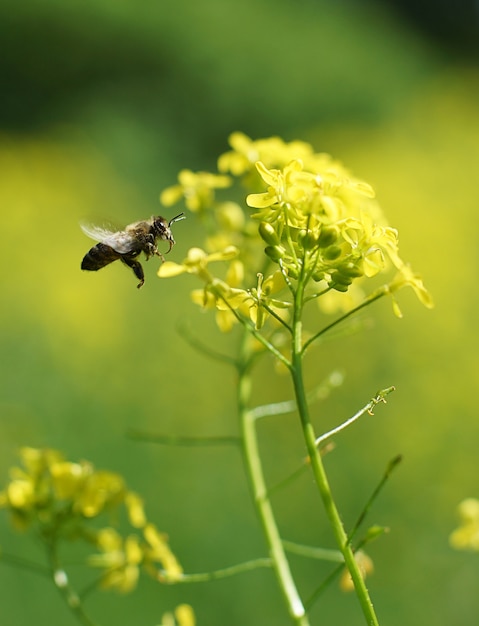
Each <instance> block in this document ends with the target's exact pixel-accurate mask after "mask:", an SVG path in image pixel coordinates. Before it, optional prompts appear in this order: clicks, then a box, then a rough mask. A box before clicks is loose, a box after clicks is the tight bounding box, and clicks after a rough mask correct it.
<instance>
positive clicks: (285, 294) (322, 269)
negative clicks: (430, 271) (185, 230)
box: [158, 133, 433, 331]
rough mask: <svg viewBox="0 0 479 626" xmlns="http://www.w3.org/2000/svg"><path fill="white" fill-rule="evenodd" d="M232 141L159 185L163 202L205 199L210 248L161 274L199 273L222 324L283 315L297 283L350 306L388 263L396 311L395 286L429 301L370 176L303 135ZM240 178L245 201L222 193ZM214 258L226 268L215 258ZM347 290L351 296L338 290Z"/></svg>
mask: <svg viewBox="0 0 479 626" xmlns="http://www.w3.org/2000/svg"><path fill="white" fill-rule="evenodd" d="M230 145H231V148H232V150H230V151H229V152H226V153H225V154H223V155H221V156H220V157H219V160H218V170H219V174H207V173H205V172H200V173H198V174H197V175H194V174H193V173H192V172H189V173H188V176H186V175H185V172H184V171H183V172H181V173H180V176H179V178H178V184H177V185H175V186H173V187H170V188H168V189H166V190H165V191H164V192H163V193H162V194H161V200H162V202H163V203H164V204H165V205H171V204H174V203H176V202H177V201H179V200H180V198H181V197H183V198H184V201H185V204H186V206H187V208H188V207H190V208H191V210H193V211H195V212H198V211H199V209H201V213H202V216H203V218H204V223H205V224H206V225H207V226H209V232H208V236H207V239H206V242H205V246H204V248H205V249H204V250H203V249H202V248H193V249H192V250H190V252H189V253H188V256H187V258H186V259H185V260H184V261H183V263H174V262H166V263H164V264H163V265H162V266H161V267H160V269H159V272H158V274H159V276H160V277H162V278H167V277H173V276H177V275H179V274H182V273H190V274H195V275H196V276H197V277H198V278H199V279H200V280H201V281H202V282H203V289H202V290H199V291H198V290H195V291H194V292H193V294H192V298H193V300H194V302H196V303H197V304H198V305H200V306H202V307H203V308H206V309H216V311H217V315H216V319H217V324H218V326H219V328H220V329H221V330H222V331H229V330H230V329H231V328H232V327H233V326H234V325H235V324H236V323H237V322H238V321H240V322H241V321H242V322H244V321H245V320H250V321H251V322H252V323H253V324H254V326H255V328H256V329H257V330H259V329H261V328H262V327H263V326H264V325H265V324H266V323H267V322H268V321H272V322H273V323H276V324H278V323H279V324H281V323H283V325H287V321H288V316H289V311H290V310H291V307H292V302H293V300H294V298H295V294H296V293H297V291H298V288H300V289H301V292H302V293H304V296H303V303H306V302H308V301H309V300H312V299H316V300H317V302H318V304H319V306H320V307H321V308H323V305H322V297H323V296H326V295H328V298H327V299H326V298H325V306H324V308H323V310H325V311H326V310H328V309H329V310H331V308H334V307H332V305H331V296H332V295H334V294H335V296H334V298H335V301H336V303H339V305H338V306H339V308H341V304H340V303H341V302H343V303H344V307H343V310H346V309H347V307H348V306H349V305H350V303H351V296H353V295H354V296H355V302H356V303H358V302H359V301H360V299H361V298H364V291H363V288H362V286H363V285H364V283H365V281H366V279H370V278H373V277H375V276H377V275H378V274H381V273H383V272H385V271H387V270H389V269H390V268H393V269H394V270H395V271H396V275H395V276H394V277H393V279H392V280H391V281H390V283H388V284H387V285H385V286H384V287H383V292H384V295H386V294H387V295H390V296H392V298H393V310H394V313H395V314H396V315H397V316H401V311H400V309H399V306H398V303H397V300H396V298H395V293H396V292H397V291H398V290H399V289H401V288H402V287H405V286H409V287H412V289H413V290H414V292H415V293H416V295H417V297H418V298H419V300H420V302H421V303H422V304H424V305H425V306H426V307H428V308H430V307H432V306H433V302H432V298H431V296H430V294H429V292H428V291H427V289H426V288H425V286H424V284H423V282H422V279H421V277H420V276H419V275H418V274H416V273H414V272H413V271H412V269H411V268H410V267H409V266H408V265H407V264H406V263H405V262H404V261H403V260H402V259H401V257H400V254H399V241H398V233H397V230H396V229H394V228H392V227H390V226H388V225H387V223H386V221H385V218H384V216H383V214H382V211H381V209H380V207H379V205H378V203H377V202H376V200H375V197H374V196H375V194H374V190H373V189H372V188H371V186H370V185H368V184H367V183H366V182H364V181H361V180H358V179H356V178H354V177H353V176H352V175H351V174H350V173H349V172H348V171H347V170H346V169H345V168H344V167H343V166H342V165H341V164H340V163H339V162H337V161H335V160H334V159H333V158H332V157H330V156H329V155H326V154H322V153H315V152H314V150H313V148H312V146H310V145H309V144H307V143H305V142H299V141H293V142H290V143H287V142H284V141H283V140H282V139H280V138H278V137H271V138H269V139H260V140H257V141H254V140H252V139H250V138H249V137H247V136H246V135H244V134H242V133H233V135H231V137H230ZM235 182H237V183H238V184H239V186H240V188H241V189H242V190H243V191H242V192H241V193H242V194H243V197H244V198H245V199H244V204H243V207H242V209H241V207H240V205H239V204H237V203H236V202H233V201H232V200H231V198H228V199H227V200H226V201H223V200H221V199H219V198H218V197H217V196H218V192H219V191H220V192H221V193H222V194H224V193H225V191H224V190H225V189H229V190H230V193H232V194H233V193H236V191H233V189H232V187H233V184H234V183H235ZM206 218H207V219H206ZM217 261H220V262H222V265H223V271H221V270H218V269H216V267H215V271H213V269H212V267H210V263H212V262H217ZM215 265H216V266H217V264H216V263H215ZM358 287H359V288H358ZM343 294H348V296H349V297H347V298H346V297H344V298H342V300H341V295H343Z"/></svg>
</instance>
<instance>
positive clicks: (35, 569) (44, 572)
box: [0, 550, 50, 578]
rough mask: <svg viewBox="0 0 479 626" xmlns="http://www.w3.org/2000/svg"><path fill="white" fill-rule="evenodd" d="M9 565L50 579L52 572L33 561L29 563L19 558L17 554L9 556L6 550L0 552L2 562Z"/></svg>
mask: <svg viewBox="0 0 479 626" xmlns="http://www.w3.org/2000/svg"><path fill="white" fill-rule="evenodd" d="M1 561H3V562H4V563H8V565H13V566H14V567H18V568H20V569H24V570H27V571H29V572H32V573H33V574H39V575H40V576H46V577H47V578H50V570H49V569H48V568H47V567H45V566H44V565H40V564H39V563H34V562H33V561H29V560H28V559H24V558H23V557H21V556H17V555H16V554H9V553H8V552H5V551H4V550H1V551H0V562H1Z"/></svg>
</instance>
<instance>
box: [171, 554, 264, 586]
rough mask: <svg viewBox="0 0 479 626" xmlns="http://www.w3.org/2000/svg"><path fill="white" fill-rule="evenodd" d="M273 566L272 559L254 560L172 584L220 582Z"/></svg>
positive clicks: (186, 575)
mask: <svg viewBox="0 0 479 626" xmlns="http://www.w3.org/2000/svg"><path fill="white" fill-rule="evenodd" d="M272 565H273V563H272V561H271V559H268V558H264V559H254V560H252V561H245V562H244V563H238V564H236V565H231V566H230V567H224V568H223V569H218V570H215V571H213V572H202V573H200V574H183V575H182V576H181V578H179V579H178V580H174V581H172V583H171V584H175V585H176V584H182V583H204V582H209V581H210V580H219V579H221V578H228V577H229V576H236V575H237V574H242V573H243V572H250V571H252V570H255V569H259V568H260V567H268V568H271V567H272Z"/></svg>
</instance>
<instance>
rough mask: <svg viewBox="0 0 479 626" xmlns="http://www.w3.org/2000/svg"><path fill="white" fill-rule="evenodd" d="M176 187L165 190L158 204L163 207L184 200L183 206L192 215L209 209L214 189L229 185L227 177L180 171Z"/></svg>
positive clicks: (229, 181)
mask: <svg viewBox="0 0 479 626" xmlns="http://www.w3.org/2000/svg"><path fill="white" fill-rule="evenodd" d="M178 183H179V184H178V185H173V186H172V187H168V188H167V189H165V190H164V191H163V192H162V193H161V195H160V202H161V203H162V204H164V205H165V206H171V205H173V204H176V203H177V202H178V201H179V200H181V198H184V200H185V204H186V206H187V207H188V209H189V210H190V211H192V212H193V213H197V212H201V211H204V210H205V209H209V208H210V207H211V205H212V204H213V201H214V197H215V189H224V188H226V187H229V186H230V185H231V179H230V177H229V176H222V175H218V174H210V173H209V172H192V171H191V170H181V172H180V173H179V174H178Z"/></svg>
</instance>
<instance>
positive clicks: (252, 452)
mask: <svg viewBox="0 0 479 626" xmlns="http://www.w3.org/2000/svg"><path fill="white" fill-rule="evenodd" d="M247 344H248V337H247V332H245V333H244V336H243V343H242V350H241V358H240V366H239V368H238V372H239V382H238V410H239V418H240V423H241V432H242V436H243V453H244V460H245V466H246V471H247V474H248V479H249V483H250V486H251V490H252V494H253V500H254V504H255V507H256V510H257V512H258V516H259V518H260V521H261V525H262V527H263V532H264V535H265V538H266V542H267V544H268V548H269V555H270V557H271V560H272V567H273V569H274V571H275V574H276V578H277V580H278V584H279V587H280V589H281V592H282V594H283V598H284V600H285V603H286V606H287V608H288V612H289V615H290V617H291V619H292V621H293V623H294V624H296V626H309V620H308V617H307V615H306V612H305V609H304V606H303V603H302V601H301V598H300V596H299V593H298V590H297V588H296V584H295V582H294V580H293V576H292V573H291V570H290V567H289V562H288V559H287V557H286V553H285V550H284V547H283V544H282V541H281V537H280V534H279V530H278V526H277V524H276V519H275V516H274V512H273V509H272V506H271V502H270V500H269V497H268V491H267V489H266V483H265V479H264V474H263V468H262V464H261V459H260V455H259V448H258V440H257V436H256V428H255V424H256V420H255V416H254V414H253V413H252V412H251V411H250V410H249V409H248V406H249V401H250V395H251V378H250V374H249V368H250V363H251V355H250V354H249V352H248V349H247Z"/></svg>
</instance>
